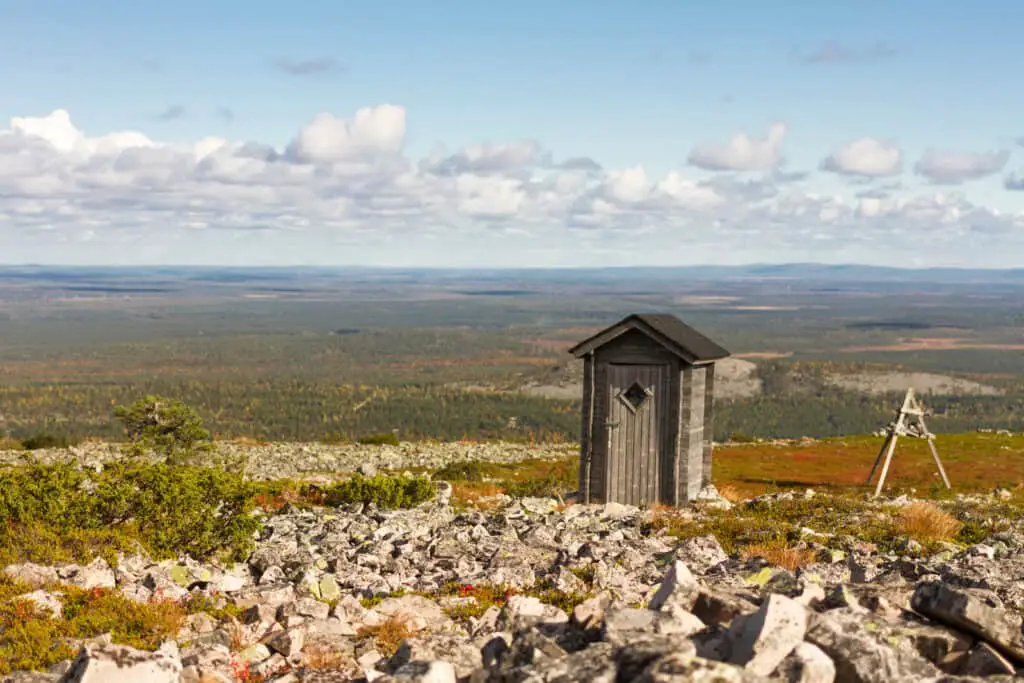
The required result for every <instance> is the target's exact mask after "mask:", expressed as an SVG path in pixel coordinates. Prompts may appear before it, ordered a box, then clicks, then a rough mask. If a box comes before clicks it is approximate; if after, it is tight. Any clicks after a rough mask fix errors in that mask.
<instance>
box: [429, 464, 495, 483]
mask: <svg viewBox="0 0 1024 683" xmlns="http://www.w3.org/2000/svg"><path fill="white" fill-rule="evenodd" d="M486 476H487V464H486V463H482V462H480V461H479V460H463V461H461V462H451V463H448V464H447V465H445V466H444V467H442V468H441V469H439V470H437V471H436V472H434V478H435V479H440V480H442V481H483V480H484V479H485V478H486Z"/></svg>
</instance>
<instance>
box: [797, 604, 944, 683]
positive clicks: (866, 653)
mask: <svg viewBox="0 0 1024 683" xmlns="http://www.w3.org/2000/svg"><path fill="white" fill-rule="evenodd" d="M806 638H807V640H808V641H809V642H811V643H813V644H814V645H817V646H818V647H819V648H821V650H822V651H823V652H824V653H825V654H826V655H828V656H829V657H830V658H831V659H832V661H833V662H834V663H835V667H836V681H837V682H838V683H919V682H920V681H926V680H930V679H934V678H938V677H939V674H940V672H939V670H938V669H936V668H935V667H934V666H933V665H932V664H931V663H930V662H928V661H927V660H925V659H924V658H923V657H921V655H919V654H918V653H917V652H915V651H913V650H912V649H909V648H906V649H904V648H900V647H893V646H892V645H890V644H888V643H883V642H881V641H879V640H878V639H876V637H875V636H874V635H873V634H872V633H871V632H869V631H867V630H866V629H864V628H863V622H862V620H861V618H860V617H858V616H857V615H855V614H853V613H840V612H839V611H838V610H837V611H833V612H830V613H827V614H818V613H814V612H812V613H811V614H810V615H809V619H808V625H807V636H806Z"/></svg>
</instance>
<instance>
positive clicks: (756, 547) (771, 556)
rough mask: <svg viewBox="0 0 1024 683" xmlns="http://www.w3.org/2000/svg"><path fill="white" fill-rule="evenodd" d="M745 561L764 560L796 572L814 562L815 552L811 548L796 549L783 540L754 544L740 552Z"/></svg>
mask: <svg viewBox="0 0 1024 683" xmlns="http://www.w3.org/2000/svg"><path fill="white" fill-rule="evenodd" d="M740 555H741V557H743V559H744V560H749V559H751V558H754V557H761V558H764V560H765V561H766V562H768V564H772V565H775V566H777V567H782V568H783V569H788V570H789V571H794V570H796V569H798V568H800V567H802V566H804V565H806V564H810V563H811V562H813V561H814V551H813V550H810V549H809V548H794V547H792V546H789V545H787V544H786V542H785V541H784V540H782V539H779V540H775V541H766V542H764V543H753V544H751V545H748V546H746V547H745V548H743V550H742V551H741V552H740Z"/></svg>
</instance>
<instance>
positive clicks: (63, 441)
mask: <svg viewBox="0 0 1024 683" xmlns="http://www.w3.org/2000/svg"><path fill="white" fill-rule="evenodd" d="M79 442H80V441H79V440H78V439H73V438H71V437H70V436H68V435H67V434H51V433H49V432H40V433H38V434H33V435H31V436H26V437H25V438H23V439H21V447H22V449H24V450H26V451H38V450H42V449H44V448H70V447H71V446H76V445H78V443H79Z"/></svg>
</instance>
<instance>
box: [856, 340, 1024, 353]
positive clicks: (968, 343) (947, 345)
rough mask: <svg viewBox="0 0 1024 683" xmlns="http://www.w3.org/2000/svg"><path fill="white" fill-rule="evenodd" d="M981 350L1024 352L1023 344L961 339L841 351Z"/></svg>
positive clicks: (912, 342) (916, 341)
mask: <svg viewBox="0 0 1024 683" xmlns="http://www.w3.org/2000/svg"><path fill="white" fill-rule="evenodd" d="M960 349H982V350H988V351H1024V344H985V343H981V342H976V341H973V340H971V339H965V338H963V337H913V338H910V339H900V340H899V341H897V342H896V343H895V344H884V345H880V346H848V347H846V348H845V349H843V351H848V352H854V353H856V352H863V351H955V350H960Z"/></svg>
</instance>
